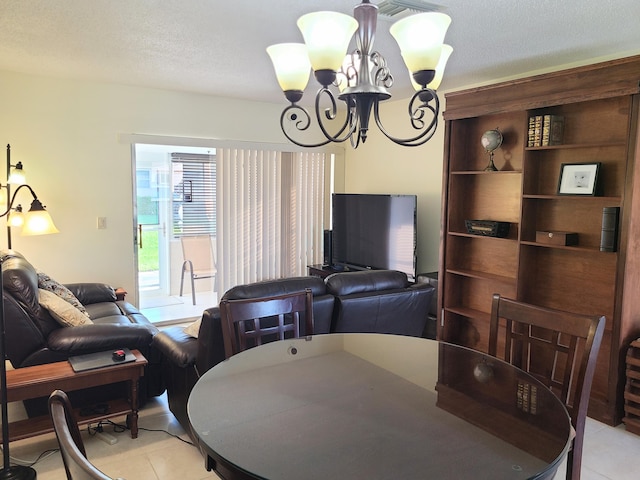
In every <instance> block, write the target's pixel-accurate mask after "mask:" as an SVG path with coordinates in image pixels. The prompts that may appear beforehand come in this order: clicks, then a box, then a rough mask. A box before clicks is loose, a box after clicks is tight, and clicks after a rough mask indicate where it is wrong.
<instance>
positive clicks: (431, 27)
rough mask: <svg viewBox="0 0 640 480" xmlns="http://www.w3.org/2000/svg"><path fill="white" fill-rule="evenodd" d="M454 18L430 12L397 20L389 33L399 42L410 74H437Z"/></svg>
mask: <svg viewBox="0 0 640 480" xmlns="http://www.w3.org/2000/svg"><path fill="white" fill-rule="evenodd" d="M450 24H451V17H449V15H446V14H444V13H438V12H427V13H420V14H418V15H412V16H410V17H406V18H403V19H402V20H398V21H397V22H396V23H394V24H393V25H391V28H390V29H389V32H390V33H391V35H393V38H395V39H396V42H398V46H399V47H400V53H401V54H402V58H403V59H404V63H405V64H406V65H407V68H408V69H409V71H410V72H411V73H415V72H418V71H421V70H435V69H436V66H437V64H438V59H439V58H440V53H441V51H442V45H443V43H444V36H445V35H446V33H447V29H448V28H449V25H450Z"/></svg>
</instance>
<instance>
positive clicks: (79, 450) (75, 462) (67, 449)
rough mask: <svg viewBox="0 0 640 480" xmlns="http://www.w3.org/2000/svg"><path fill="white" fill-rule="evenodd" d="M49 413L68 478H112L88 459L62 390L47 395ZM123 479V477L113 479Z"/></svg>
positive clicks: (67, 399) (78, 479) (105, 479)
mask: <svg viewBox="0 0 640 480" xmlns="http://www.w3.org/2000/svg"><path fill="white" fill-rule="evenodd" d="M49 413H50V415H51V420H52V422H53V429H54V431H55V433H56V437H57V438H58V445H59V446H60V455H61V456H62V462H63V463H64V469H65V471H66V472H67V479H68V480H114V479H112V478H111V477H109V476H108V475H105V474H104V473H102V472H101V471H100V470H98V469H97V468H96V467H94V466H93V465H92V464H91V462H90V461H89V460H87V454H86V451H85V449H84V443H83V442H82V437H81V436H80V429H79V428H78V423H77V421H76V419H75V416H74V414H73V410H72V408H71V402H70V401H69V397H67V394H66V393H65V392H63V391H62V390H54V391H53V393H51V395H50V396H49ZM115 480H123V479H121V478H120V479H115Z"/></svg>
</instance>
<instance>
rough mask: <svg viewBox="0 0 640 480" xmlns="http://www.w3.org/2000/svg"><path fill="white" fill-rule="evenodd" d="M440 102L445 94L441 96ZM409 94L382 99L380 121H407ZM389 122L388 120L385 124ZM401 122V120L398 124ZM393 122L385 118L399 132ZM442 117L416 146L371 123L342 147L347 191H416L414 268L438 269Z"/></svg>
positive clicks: (403, 192)
mask: <svg viewBox="0 0 640 480" xmlns="http://www.w3.org/2000/svg"><path fill="white" fill-rule="evenodd" d="M441 101H442V103H444V100H441ZM407 102H408V99H404V100H398V101H391V102H387V103H385V104H383V105H382V107H381V109H380V116H381V117H382V121H383V122H385V120H387V119H391V118H393V119H395V123H396V124H397V122H398V121H401V122H405V123H408V120H407V118H408V115H407ZM387 125H388V126H387ZM401 125H404V124H401ZM394 126H396V125H394V123H393V122H390V121H388V120H387V121H386V123H385V128H386V129H387V130H388V131H389V133H390V134H394V135H395V136H397V137H401V136H403V135H401V133H404V134H405V136H407V137H408V136H409V134H410V133H411V132H408V131H407V130H404V131H403V132H400V131H399V130H397V129H398V128H399V126H396V130H394ZM443 146H444V122H442V116H440V124H439V125H438V130H437V131H436V133H435V135H434V137H433V138H432V139H431V140H429V141H428V142H427V143H426V144H425V145H423V146H420V147H401V146H398V145H396V144H394V143H393V142H390V141H389V140H387V139H386V138H385V137H384V136H383V135H382V134H381V133H380V132H379V130H378V128H377V126H376V125H375V124H372V125H370V132H369V138H367V141H366V143H364V144H363V145H360V146H359V147H358V148H357V149H356V150H353V151H350V150H348V151H347V152H346V165H345V190H344V191H345V192H346V193H392V194H412V195H417V196H418V218H417V221H418V234H417V240H418V241H417V257H418V265H417V273H423V272H432V271H436V270H438V251H439V244H440V216H441V213H440V206H441V194H442V161H443Z"/></svg>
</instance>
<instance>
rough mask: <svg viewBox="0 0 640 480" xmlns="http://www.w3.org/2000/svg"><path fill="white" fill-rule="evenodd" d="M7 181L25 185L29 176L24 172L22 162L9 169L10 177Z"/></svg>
mask: <svg viewBox="0 0 640 480" xmlns="http://www.w3.org/2000/svg"><path fill="white" fill-rule="evenodd" d="M7 183H10V184H12V185H24V184H25V183H27V177H26V175H25V173H24V168H23V167H22V162H18V163H17V164H16V165H15V166H13V167H12V168H11V170H10V171H9V178H7Z"/></svg>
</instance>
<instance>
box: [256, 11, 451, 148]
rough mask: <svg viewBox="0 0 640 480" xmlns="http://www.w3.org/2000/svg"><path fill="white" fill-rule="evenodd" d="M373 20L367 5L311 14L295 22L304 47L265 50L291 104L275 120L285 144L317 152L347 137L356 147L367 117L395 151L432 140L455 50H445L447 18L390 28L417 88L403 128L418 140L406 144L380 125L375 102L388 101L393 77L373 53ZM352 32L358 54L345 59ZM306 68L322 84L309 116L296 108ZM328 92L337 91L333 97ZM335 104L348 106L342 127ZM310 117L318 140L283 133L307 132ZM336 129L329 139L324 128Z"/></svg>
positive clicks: (412, 19) (421, 17)
mask: <svg viewBox="0 0 640 480" xmlns="http://www.w3.org/2000/svg"><path fill="white" fill-rule="evenodd" d="M377 18H378V7H377V6H376V5H373V4H371V3H370V2H369V1H368V0H364V1H363V2H362V3H361V4H359V5H357V6H356V7H355V8H354V15H353V17H350V16H349V15H345V14H342V13H336V12H315V13H309V14H306V15H303V16H302V17H300V19H299V20H298V27H299V28H300V30H301V32H302V35H303V37H304V40H305V43H304V44H299V43H283V44H277V45H272V46H270V47H268V48H267V53H268V54H269V56H270V57H271V60H272V62H273V65H274V69H275V71H276V76H277V77H278V83H279V84H280V87H281V88H282V90H283V92H284V95H285V97H286V98H287V100H288V101H289V102H291V103H290V105H288V106H287V107H285V108H284V110H283V111H282V114H281V115H280V128H281V129H282V132H283V133H284V135H285V136H286V137H287V139H288V140H289V141H291V142H292V143H294V144H296V145H298V146H301V147H320V146H323V145H327V144H328V143H331V142H336V143H340V142H344V141H346V140H347V139H348V140H350V143H351V145H352V147H354V148H357V147H358V145H359V144H360V142H363V143H364V142H365V141H366V139H367V134H368V130H369V121H370V118H371V115H372V114H373V118H374V120H375V123H376V125H377V126H378V128H379V129H380V131H381V132H382V133H383V134H384V135H385V136H386V137H387V138H388V139H389V140H391V141H392V142H394V143H396V144H398V145H402V146H419V145H423V144H424V143H426V142H427V141H428V140H430V139H431V138H432V137H433V135H434V133H435V132H436V130H437V126H438V116H439V114H440V101H439V99H438V96H437V94H436V89H437V87H438V86H439V84H440V82H441V80H442V74H443V70H444V67H445V65H446V62H447V60H448V58H449V55H450V54H451V52H452V51H453V49H452V48H451V47H450V46H449V45H444V36H445V34H446V31H447V28H448V27H449V24H450V23H451V18H450V17H449V16H448V15H445V14H443V13H436V12H428V13H421V14H417V15H412V16H409V17H406V18H404V19H402V20H399V21H397V22H396V23H394V24H393V25H392V26H391V28H390V33H391V35H392V36H393V37H394V38H395V39H396V41H397V42H398V45H399V46H400V50H401V54H402V57H403V59H404V62H405V64H406V66H407V69H408V70H409V74H410V78H411V81H412V84H413V86H414V88H415V90H416V92H415V93H414V94H413V96H412V97H411V98H410V99H409V104H408V115H409V123H410V126H411V128H413V129H414V130H415V131H416V134H415V135H414V136H412V137H409V138H398V137H395V136H393V135H392V134H390V133H389V132H388V131H387V130H386V129H385V128H384V127H383V124H382V120H381V119H380V111H379V104H380V102H381V101H384V100H388V99H389V98H391V94H390V93H389V92H388V90H387V89H388V88H391V87H392V86H393V75H392V73H391V71H390V69H389V67H388V66H387V61H386V59H385V58H384V56H383V55H382V54H380V53H379V52H378V51H375V50H373V43H374V40H375V35H376V27H377ZM354 33H355V34H356V49H355V50H354V52H353V53H351V54H349V55H347V54H346V53H347V49H348V46H349V43H350V41H351V37H352V36H353V35H354ZM311 69H313V72H314V76H315V78H316V80H317V81H318V83H320V85H321V88H320V89H319V90H318V92H317V93H316V98H315V115H314V116H312V115H311V114H309V112H308V111H307V109H305V108H304V107H302V106H301V105H299V104H298V102H299V101H300V100H301V99H302V96H303V93H304V89H305V88H306V86H307V83H308V81H309V71H310V70H311ZM329 87H334V88H337V89H338V90H339V92H338V94H337V95H336V94H335V93H334V92H333V91H332V90H331V89H330V88H329ZM337 100H340V101H342V102H344V105H345V107H346V109H345V115H344V117H345V118H344V121H342V123H340V122H341V120H339V119H338V117H339V108H338V102H337ZM323 104H324V105H325V106H324V107H323V106H322V105H323ZM326 105H328V106H326ZM314 117H315V124H317V127H318V128H319V130H320V132H322V135H323V136H324V138H323V139H322V140H320V141H319V142H315V143H305V142H303V141H302V140H297V139H295V138H293V136H292V135H291V134H290V133H289V132H288V131H287V130H288V129H287V125H293V127H294V129H295V133H302V132H305V131H306V130H308V129H309V128H310V127H311V125H313V124H314V122H313V121H312V118H314ZM336 126H337V129H336V130H334V131H335V133H331V132H330V131H329V130H330V127H332V128H334V129H335V128H336Z"/></svg>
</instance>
